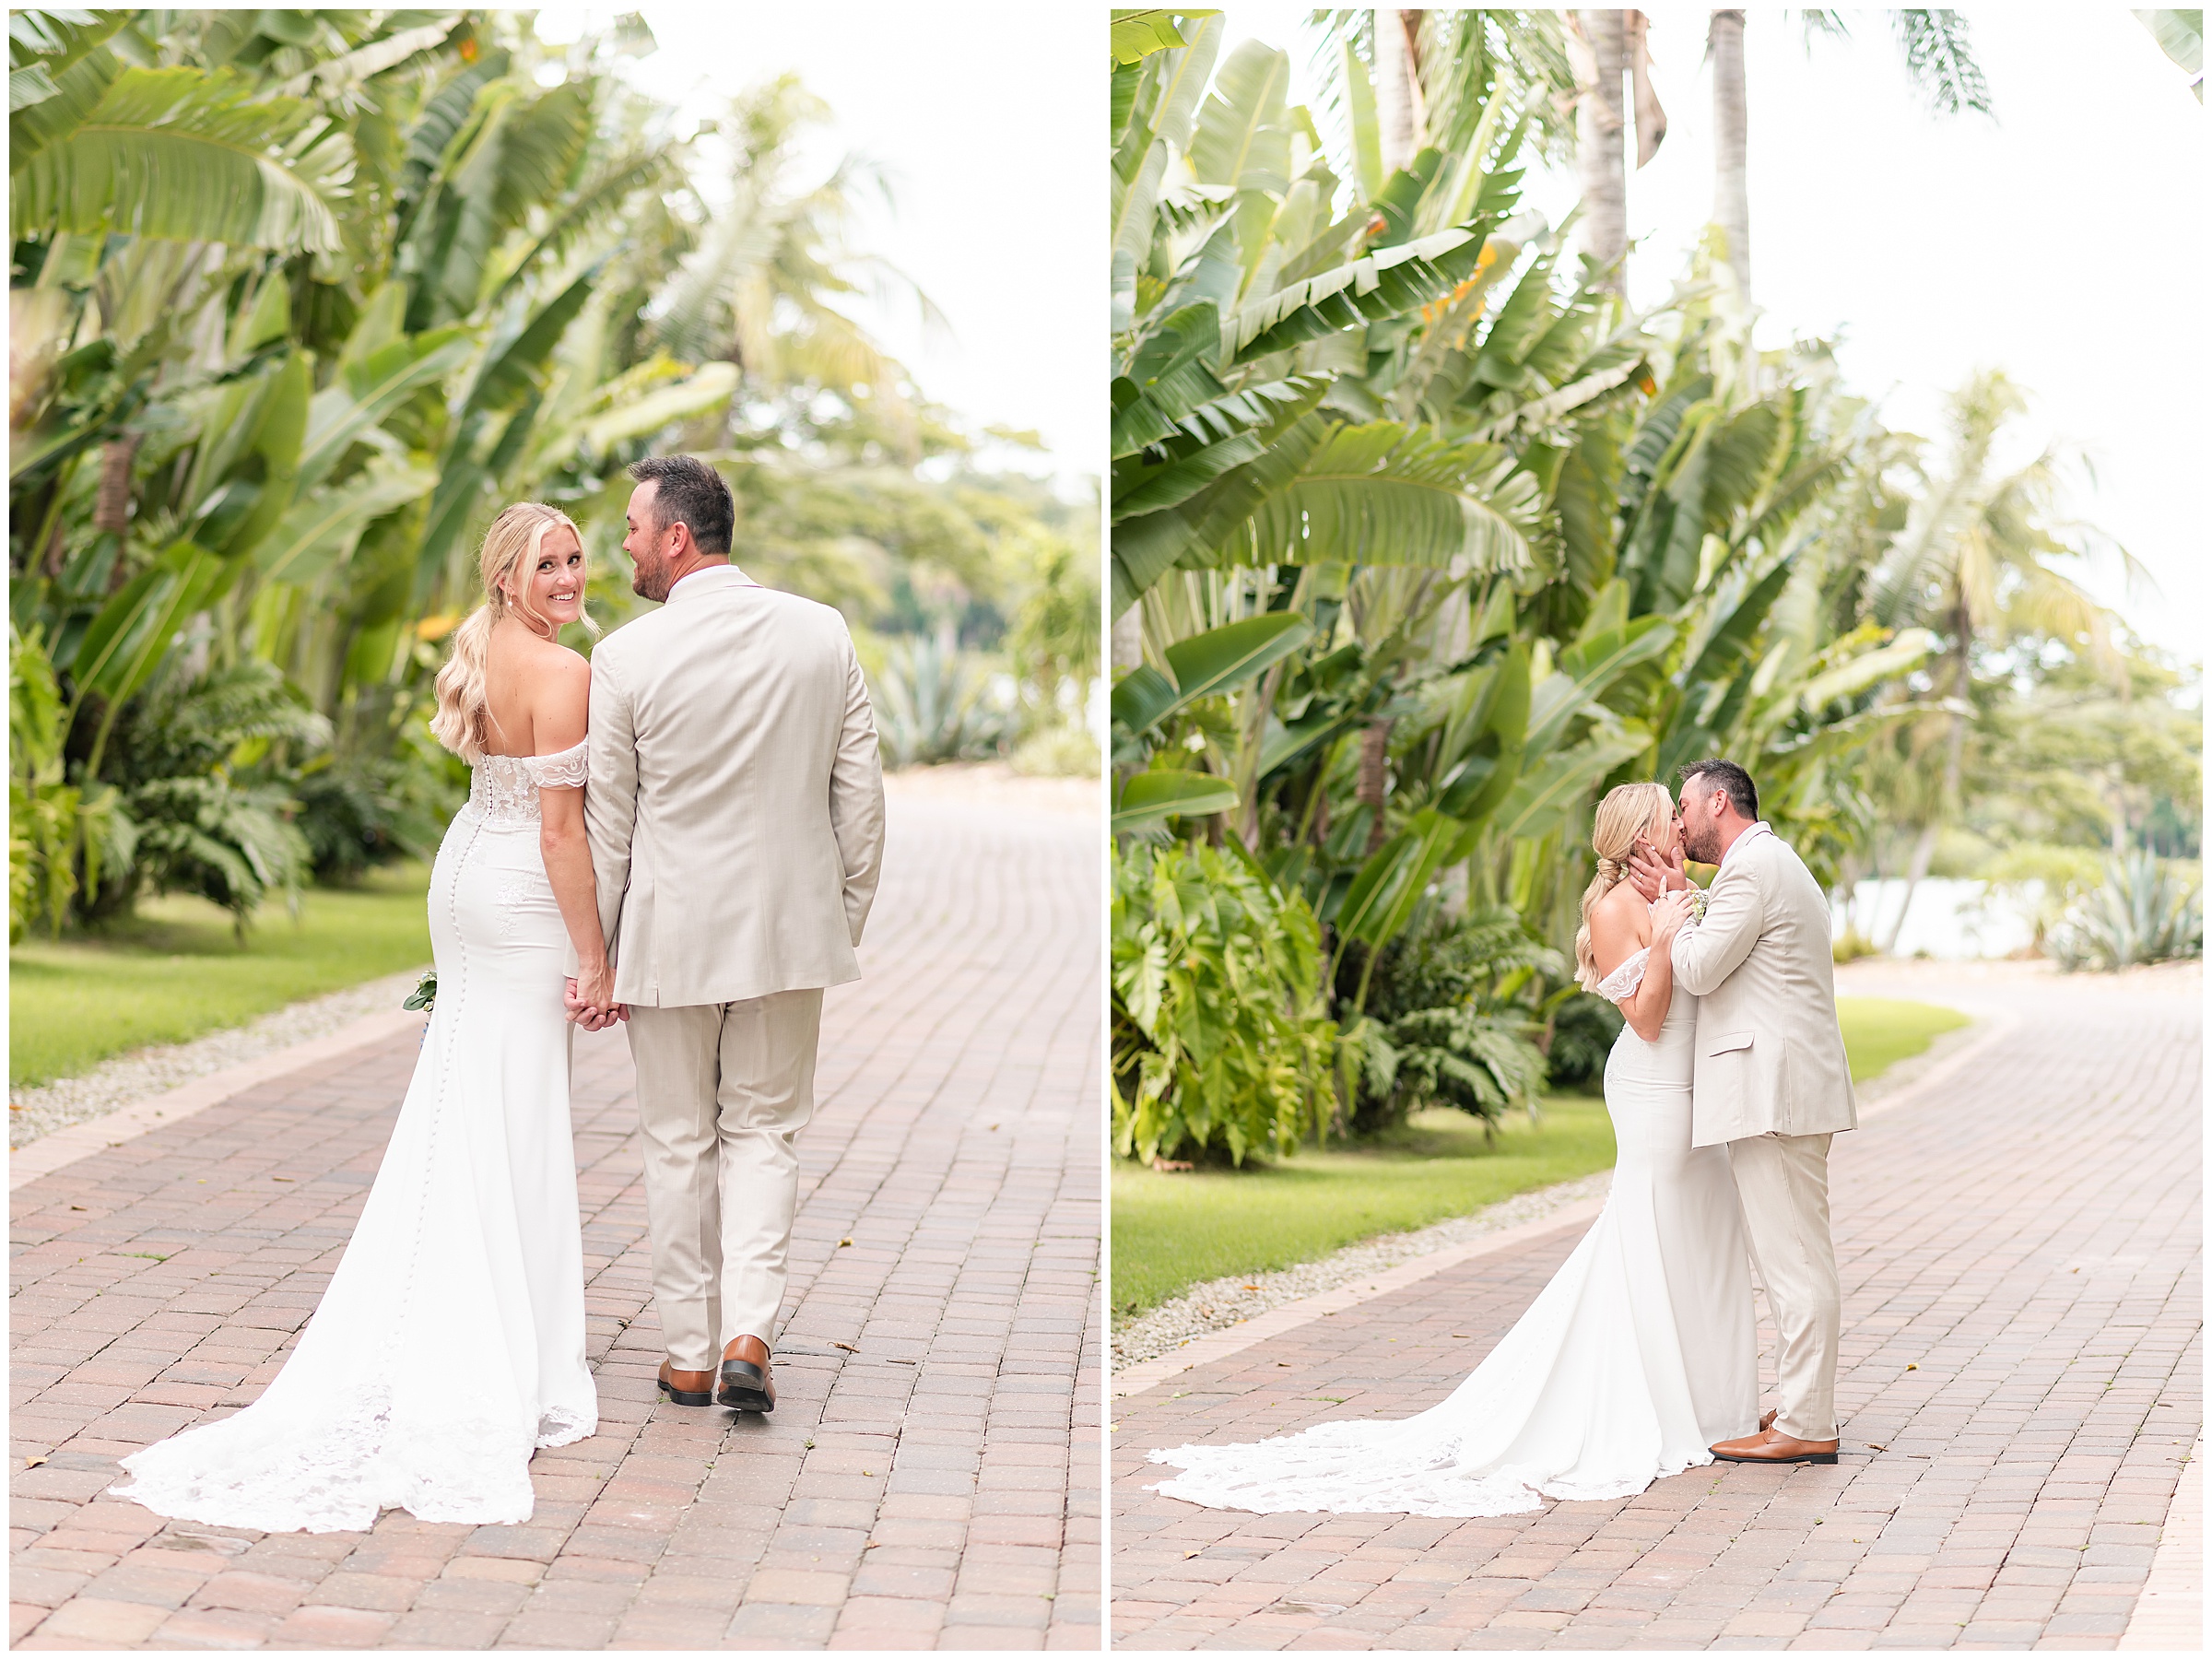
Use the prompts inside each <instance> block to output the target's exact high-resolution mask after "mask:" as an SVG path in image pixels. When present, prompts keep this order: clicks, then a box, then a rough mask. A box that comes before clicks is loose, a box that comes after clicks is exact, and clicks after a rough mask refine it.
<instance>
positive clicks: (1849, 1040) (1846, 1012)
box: [1836, 997, 1966, 1084]
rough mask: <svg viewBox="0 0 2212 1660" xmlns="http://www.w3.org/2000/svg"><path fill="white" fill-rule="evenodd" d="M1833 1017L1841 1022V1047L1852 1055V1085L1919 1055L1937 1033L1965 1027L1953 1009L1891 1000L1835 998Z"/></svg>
mask: <svg viewBox="0 0 2212 1660" xmlns="http://www.w3.org/2000/svg"><path fill="white" fill-rule="evenodd" d="M1836 1014H1837V1017H1838V1018H1840V1019H1841V1021H1842V1023H1843V1048H1844V1050H1845V1052H1846V1053H1848V1054H1850V1056H1851V1081H1852V1082H1853V1083H1854V1084H1863V1083H1865V1081H1866V1080H1867V1079H1868V1078H1870V1077H1875V1076H1877V1074H1879V1073H1883V1072H1887V1071H1888V1070H1889V1068H1890V1067H1892V1066H1894V1065H1897V1063H1898V1062H1900V1061H1902V1060H1909V1059H1910V1058H1912V1056H1913V1055H1916V1054H1919V1053H1920V1052H1921V1051H1922V1050H1924V1049H1925V1048H1926V1047H1927V1046H1928V1043H1929V1041H1930V1040H1931V1039H1933V1038H1935V1036H1936V1035H1937V1034H1938V1033H1940V1032H1946V1031H1950V1030H1954V1029H1956V1028H1958V1027H1960V1026H1964V1025H1965V1024H1966V1017H1965V1016H1964V1015H1962V1014H1960V1013H1959V1011H1958V1010H1957V1009H1955V1008H1938V1007H1935V1004H1933V1003H1904V1002H1900V1001H1899V1000H1898V999H1897V998H1894V997H1838V998H1837V999H1836Z"/></svg>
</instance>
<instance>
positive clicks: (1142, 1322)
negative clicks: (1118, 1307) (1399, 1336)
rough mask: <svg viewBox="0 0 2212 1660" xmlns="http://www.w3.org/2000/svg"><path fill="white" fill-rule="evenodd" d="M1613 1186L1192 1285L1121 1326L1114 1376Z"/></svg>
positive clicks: (1585, 1180) (1515, 1202) (1606, 1177)
mask: <svg viewBox="0 0 2212 1660" xmlns="http://www.w3.org/2000/svg"><path fill="white" fill-rule="evenodd" d="M1612 1185H1613V1172H1612V1171H1609V1170H1603V1171H1598V1172H1597V1173H1596V1174H1594V1175H1589V1176H1580V1177H1577V1178H1576V1179H1575V1180H1573V1181H1571V1182H1559V1183H1553V1184H1552V1185H1551V1186H1549V1187H1538V1188H1533V1189H1531V1190H1530V1191H1529V1192H1527V1193H1520V1194H1515V1195H1513V1196H1512V1198H1510V1199H1500V1201H1499V1202H1498V1203H1497V1204H1495V1205H1486V1206H1484V1207H1482V1208H1481V1209H1480V1210H1477V1211H1472V1212H1470V1213H1469V1214H1467V1215H1465V1216H1455V1217H1447V1218H1446V1219H1444V1220H1442V1221H1441V1222H1431V1223H1430V1225H1429V1226H1428V1227H1426V1228H1418V1229H1415V1230H1411V1231H1408V1232H1405V1233H1382V1234H1377V1235H1376V1236H1375V1237H1374V1238H1372V1239H1368V1240H1362V1241H1360V1242H1359V1243H1358V1244H1356V1245H1347V1246H1345V1247H1344V1248H1343V1249H1342V1250H1340V1251H1334V1252H1331V1253H1330V1254H1328V1255H1326V1256H1324V1257H1322V1258H1320V1259H1319V1260H1317V1261H1314V1262H1310V1263H1299V1264H1297V1265H1295V1266H1291V1267H1288V1268H1278V1269H1277V1270H1275V1271H1274V1272H1272V1273H1266V1274H1232V1275H1230V1277H1228V1278H1226V1279H1209V1280H1206V1281H1204V1282H1203V1283H1201V1284H1199V1285H1194V1286H1193V1287H1192V1288H1191V1289H1189V1290H1187V1291H1185V1292H1184V1293H1183V1294H1182V1296H1180V1297H1175V1298H1171V1299H1170V1300H1169V1301H1166V1302H1163V1303H1161V1304H1159V1306H1158V1307H1157V1308H1155V1309H1153V1310H1151V1311H1150V1312H1149V1313H1145V1314H1141V1315H1139V1316H1138V1317H1137V1318H1136V1319H1135V1320H1130V1321H1127V1322H1117V1323H1116V1324H1114V1325H1113V1327H1112V1333H1113V1369H1114V1371H1115V1372H1122V1371H1124V1369H1126V1368H1128V1367H1131V1366H1135V1365H1139V1364H1141V1363H1142V1362H1144V1361H1146V1360H1158V1359H1159V1357H1160V1356H1161V1355H1163V1354H1166V1353H1167V1352H1168V1351H1169V1350H1171V1349H1175V1348H1182V1346H1183V1345H1184V1344H1186V1343H1188V1342H1190V1341H1191V1340H1192V1339H1193V1338H1194V1337H1202V1336H1206V1334H1207V1333H1209V1332H1218V1331H1224V1330H1227V1329H1228V1328H1229V1327H1230V1326H1232V1325H1239V1324H1242V1323H1243V1322H1244V1321H1247V1320H1250V1319H1252V1318H1253V1317H1254V1316H1255V1315H1259V1314H1265V1313H1269V1312H1270V1311H1272V1310H1274V1309H1278V1308H1280V1307H1282V1306H1283V1305H1284V1304H1285V1303H1289V1302H1298V1301H1302V1300H1304V1299H1305V1298H1308V1297H1312V1296H1317V1295H1319V1294H1320V1293H1321V1292H1323V1291H1333V1290H1335V1289H1336V1288H1337V1287H1338V1286H1341V1285H1347V1284H1349V1283H1350V1282H1351V1281H1353V1280H1355V1279H1358V1278H1359V1277H1361V1276H1362V1275H1367V1274H1378V1273H1381V1272H1382V1271H1383V1270H1384V1269H1386V1268H1394V1267H1396V1266H1398V1265H1399V1264H1400V1263H1404V1262H1409V1261H1411V1260H1412V1259H1414V1258H1416V1257H1420V1256H1430V1255H1433V1254H1435V1253H1437V1252H1439V1251H1442V1250H1445V1249H1447V1248H1448V1247H1450V1246H1453V1245H1462V1244H1465V1243H1466V1242H1468V1241H1470V1240H1475V1239H1480V1238H1481V1237H1482V1236H1483V1235H1484V1234H1486V1233H1497V1232H1500V1231H1501V1230H1505V1229H1507V1228H1517V1227H1520V1226H1522V1225H1523V1224H1524V1223H1527V1222H1534V1221H1540V1220H1541V1219H1544V1218H1545V1217H1547V1216H1550V1215H1551V1214H1553V1213H1554V1212H1555V1211H1559V1210H1564V1209H1566V1208H1567V1207H1569V1206H1571V1205H1576V1204H1579V1203H1581V1202H1582V1201H1583V1200H1585V1199H1593V1198H1597V1197H1599V1196H1601V1195H1604V1194H1605V1193H1606V1192H1607V1191H1609V1190H1610V1189H1611V1187H1612Z"/></svg>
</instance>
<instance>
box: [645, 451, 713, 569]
mask: <svg viewBox="0 0 2212 1660" xmlns="http://www.w3.org/2000/svg"><path fill="white" fill-rule="evenodd" d="M629 476H630V477H632V478H634V479H636V480H637V481H638V482H639V483H640V484H643V483H645V482H646V481H647V480H648V479H650V480H652V481H653V483H654V484H656V485H658V486H659V487H660V488H659V489H656V490H654V491H653V514H654V516H655V517H656V518H658V519H659V520H660V528H661V529H663V530H666V529H667V528H668V527H669V526H670V525H671V524H688V525H689V526H690V528H691V540H692V542H693V543H694V544H695V545H696V546H697V547H698V548H699V550H700V552H701V553H727V552H729V550H730V532H731V531H733V530H734V529H735V528H736V525H737V504H736V503H735V501H734V500H731V499H730V487H729V486H728V485H726V484H724V482H723V481H722V475H721V474H720V473H717V472H716V471H715V470H714V469H713V468H712V467H711V466H709V465H707V464H706V463H705V462H703V461H701V460H700V458H699V457H698V456H696V455H648V456H647V457H646V458H645V459H644V460H643V461H633V462H631V463H630V464H629Z"/></svg>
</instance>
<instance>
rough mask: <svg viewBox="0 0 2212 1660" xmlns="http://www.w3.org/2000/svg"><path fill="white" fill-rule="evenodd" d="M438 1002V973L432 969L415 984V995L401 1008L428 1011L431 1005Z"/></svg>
mask: <svg viewBox="0 0 2212 1660" xmlns="http://www.w3.org/2000/svg"><path fill="white" fill-rule="evenodd" d="M437 1000H438V971H437V970H436V969H431V970H430V971H429V972H427V973H426V974H424V975H423V977H422V978H421V979H420V980H418V981H417V982H416V983H415V994H414V995H412V996H411V997H409V998H408V999H407V1000H406V1002H405V1003H403V1004H401V1005H400V1007H402V1008H420V1009H428V1008H429V1007H430V1005H431V1004H433V1003H435V1002H436V1001H437Z"/></svg>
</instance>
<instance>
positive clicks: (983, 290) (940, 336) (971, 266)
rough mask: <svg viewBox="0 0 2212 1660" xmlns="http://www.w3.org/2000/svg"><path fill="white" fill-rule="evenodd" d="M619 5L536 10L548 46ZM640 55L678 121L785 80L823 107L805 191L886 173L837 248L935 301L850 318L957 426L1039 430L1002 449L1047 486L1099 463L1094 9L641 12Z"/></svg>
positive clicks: (1097, 15) (1102, 320) (860, 303)
mask: <svg viewBox="0 0 2212 1660" xmlns="http://www.w3.org/2000/svg"><path fill="white" fill-rule="evenodd" d="M630 8H631V7H630V6H629V5H628V4H622V5H591V6H580V5H573V4H565V5H555V6H546V7H544V8H542V9H541V10H540V11H539V12H538V24H537V27H538V30H539V33H540V35H541V36H542V37H543V38H545V39H547V40H552V41H567V40H572V39H574V38H575V36H576V34H577V33H578V32H579V31H580V29H582V27H583V25H584V24H585V23H586V22H587V21H588V22H590V23H592V24H594V25H603V24H604V23H605V22H606V20H607V19H608V18H611V17H612V15H613V14H614V13H616V12H618V11H624V10H629V9H630ZM638 9H641V11H642V12H643V14H644V17H645V20H646V22H647V24H648V25H649V26H650V27H651V28H652V29H653V38H654V40H655V41H657V42H658V44H659V48H660V49H659V51H658V52H656V53H653V55H651V56H650V57H646V58H643V59H641V60H639V61H638V62H637V63H636V64H635V65H633V66H632V68H631V71H630V73H631V74H632V76H633V77H634V78H635V80H636V82H637V84H638V85H640V86H641V87H643V88H646V89H648V90H650V91H653V92H654V93H656V94H658V95H660V96H662V97H664V98H667V99H669V100H673V101H675V102H677V104H678V105H679V106H680V107H681V108H682V109H683V110H684V111H685V112H687V113H688V115H689V116H691V117H692V118H694V119H697V118H700V117H711V116H713V115H716V114H719V113H720V112H722V111H723V110H724V108H725V107H726V106H727V104H728V101H729V100H730V98H731V97H732V96H733V95H734V94H735V93H737V92H739V91H742V90H743V89H745V88H747V87H751V86H754V85H757V84H759V82H761V81H764V80H767V79H769V78H771V77H774V76H777V75H780V74H782V73H784V72H785V71H787V70H792V71H796V72H797V74H798V75H799V77H800V78H801V79H802V80H803V81H804V82H805V83H806V86H807V87H808V88H810V89H811V90H813V91H814V92H815V93H816V94H818V96H819V97H821V98H822V99H823V100H826V101H827V102H828V103H829V105H830V109H831V112H832V113H833V116H834V124H833V125H832V126H831V127H830V129H829V130H828V131H827V132H825V133H823V134H821V135H818V138H817V139H816V141H815V143H814V144H813V146H812V147H811V152H810V153H809V155H808V157H807V159H808V161H809V162H810V163H811V165H812V167H813V170H814V171H812V173H811V174H810V175H809V176H808V177H807V178H806V181H805V182H813V181H814V180H815V179H818V178H819V177H820V176H821V175H822V174H824V173H826V172H827V171H829V169H830V166H832V165H833V164H834V163H835V161H836V160H837V159H838V158H839V157H840V156H841V155H843V154H846V153H848V152H852V153H857V154H858V155H861V156H863V157H865V158H867V159H869V160H871V161H874V162H875V163H877V165H878V166H879V167H880V168H881V169H882V171H884V173H885V174H886V175H887V177H888V181H889V183H890V185H891V187H892V192H893V194H894V206H893V207H892V208H890V209H889V210H885V209H883V208H881V207H880V206H874V205H873V204H872V205H871V206H870V207H869V208H868V210H867V212H866V213H865V217H864V218H863V220H862V222H861V224H860V225H859V227H858V228H857V230H856V231H855V233H854V235H853V245H854V247H855V248H856V249H858V250H859V251H862V252H865V253H875V254H879V255H881V256H883V257H885V258H887V259H888V260H889V261H890V262H891V263H892V264H893V265H897V266H898V267H899V268H900V270H901V271H903V272H904V273H905V274H906V275H907V276H909V277H912V278H913V279H914V280H915V282H917V283H918V284H919V285H920V286H921V288H922V289H923V291H924V293H926V294H927V295H928V296H929V297H930V299H931V300H935V302H936V305H937V307H938V309H939V310H940V311H941V312H943V313H944V315H945V319H946V324H947V326H944V327H933V328H926V329H925V328H924V326H923V324H922V321H921V319H920V317H919V315H918V314H917V312H916V310H915V308H914V307H913V306H912V304H911V303H907V304H900V305H892V306H890V307H888V308H883V309H879V308H878V307H877V306H876V305H874V304H873V303H871V302H869V301H867V300H855V301H854V302H853V304H852V305H851V306H850V307H849V308H848V309H850V310H851V311H852V312H853V313H854V314H855V315H858V316H860V317H862V319H863V320H864V321H865V322H866V323H867V324H868V325H869V327H870V328H871V330H872V331H873V332H874V333H875V335H876V336H877V339H878V340H880V341H882V342H883V343H884V344H885V345H886V346H888V347H889V349H890V351H891V353H892V355H893V356H895V357H897V358H898V359H900V361H902V362H904V363H905V364H906V365H907V366H908V368H910V369H911V370H912V371H914V374H915V378H916V380H917V381H918V382H919V383H920V384H921V387H922V390H923V391H924V394H927V395H928V396H929V397H931V398H932V399H934V400H935V401H936V402H938V403H940V404H944V405H946V406H949V407H950V408H952V409H953V410H955V411H956V412H958V414H959V416H960V417H961V418H963V419H964V421H965V422H966V423H967V424H969V425H970V426H971V427H973V428H977V429H980V428H982V427H985V426H1003V427H1009V428H1013V429H1015V430H1034V431H1036V432H1038V433H1039V434H1040V435H1041V436H1042V438H1043V439H1044V441H1045V442H1046V443H1047V444H1048V445H1049V446H1050V453H1049V455H1046V456H1042V457H1038V456H1034V455H1026V456H1025V455H1024V454H1022V453H1006V452H1002V453H1000V456H999V459H1001V460H1003V461H1004V462H1005V463H1006V465H1014V466H1018V467H1020V468H1021V469H1022V470H1024V471H1029V472H1034V473H1040V474H1045V473H1049V474H1053V475H1056V476H1058V477H1060V478H1061V479H1062V480H1063V481H1064V482H1065V484H1066V485H1068V486H1071V487H1072V486H1073V485H1074V483H1075V481H1076V480H1077V478H1078V477H1089V478H1095V477H1097V476H1098V475H1100V473H1102V472H1103V471H1104V469H1105V449H1106V426H1105V412H1106V389H1105V386H1104V383H1103V381H1104V374H1103V371H1102V369H1101V367H1100V366H1101V364H1102V363H1103V362H1104V360H1105V336H1106V328H1107V312H1106V275H1105V272H1106V264H1105V254H1104V253H1103V245H1104V234H1105V233H1104V230H1103V226H1104V224H1105V218H1106V172H1105V163H1104V161H1103V159H1101V151H1100V136H1099V135H1100V134H1101V133H1102V132H1103V131H1104V129H1105V124H1106V75H1105V60H1106V26H1105V18H1106V14H1105V13H1104V11H1103V10H1100V9H1096V8H1093V7H1090V6H1075V5H1057V4H1054V5H1038V4H1030V5H1005V4H989V3H985V4H976V5H965V6H959V7H957V8H955V9H954V10H952V11H949V12H948V11H946V10H944V9H942V8H939V7H934V6H913V5H903V6H893V5H874V4H870V5H856V4H841V3H837V0H831V3H829V4H810V5H806V6H791V5H782V6H757V5H743V4H740V5H730V4H717V5H700V4H688V5H656V4H653V3H652V0H647V3H646V4H644V5H643V6H640V7H638Z"/></svg>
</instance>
